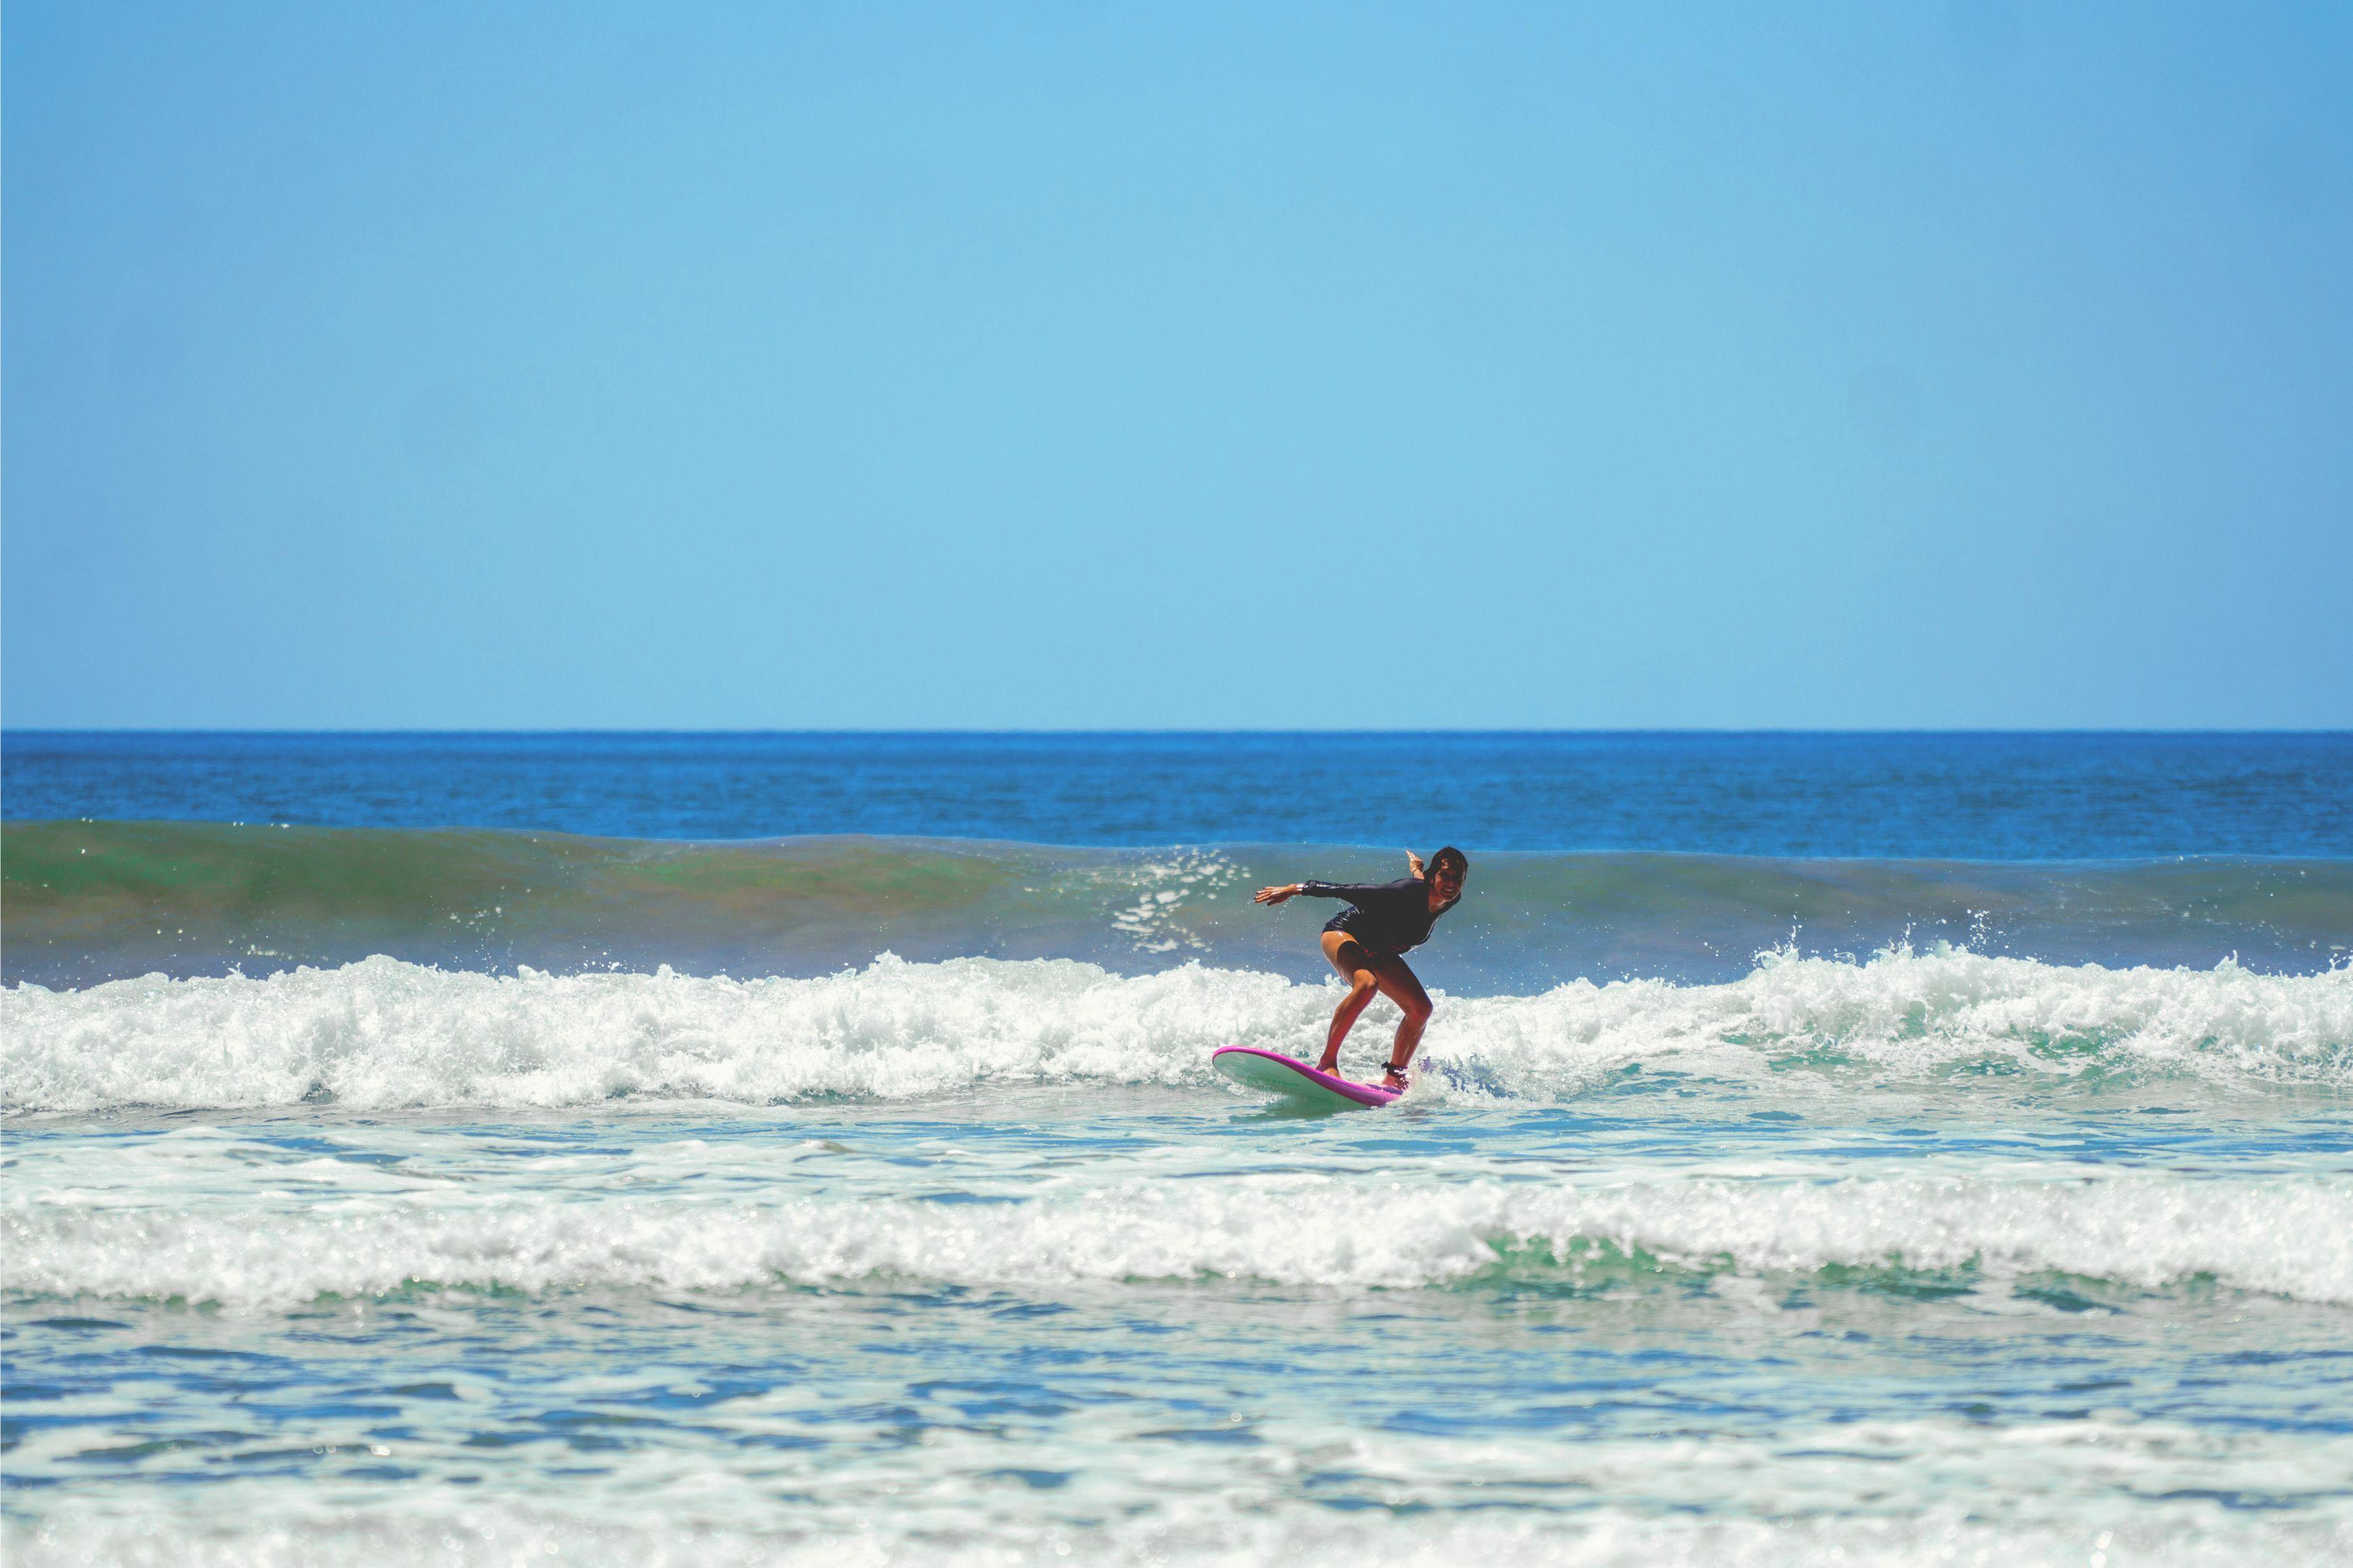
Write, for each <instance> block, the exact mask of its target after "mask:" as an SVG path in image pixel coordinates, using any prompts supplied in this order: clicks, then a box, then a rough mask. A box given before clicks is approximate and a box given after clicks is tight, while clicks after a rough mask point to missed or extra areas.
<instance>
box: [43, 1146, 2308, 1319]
mask: <svg viewBox="0 0 2353 1568" xmlns="http://www.w3.org/2000/svg"><path fill="white" fill-rule="evenodd" d="M0 1236H5V1242H6V1251H7V1255H8V1258H9V1275H10V1278H9V1283H10V1286H11V1288H12V1289H16V1290H20V1291H33V1292H43V1293H48V1294H53V1295H59V1296H73V1295H93V1296H116V1297H146V1298H161V1299H171V1298H184V1299H186V1300H191V1301H216V1302H220V1303H223V1304H226V1305H229V1306H233V1307H239V1308H281V1307H289V1306H293V1305H297V1304H300V1303H301V1302H305V1301H309V1300H313V1299H315V1298H317V1297H319V1296H321V1295H322V1294H326V1293H335V1294H340V1295H343V1296H375V1295H380V1294H382V1293H384V1292H386V1291H390V1290H394V1289H398V1288H400V1287H402V1286H404V1285H407V1284H410V1283H415V1282H422V1283H428V1284H434V1285H440V1286H448V1287H460V1288H474V1289H493V1288H502V1289H515V1290H523V1291H533V1292H538V1291H550V1290H557V1289H573V1288H584V1287H586V1288H622V1289H662V1290H693V1289H701V1290H732V1289H742V1288H745V1287H757V1286H765V1285H773V1284H776V1283H779V1282H786V1281H793V1282H800V1283H827V1282H846V1281H857V1280H863V1279H875V1278H886V1279H888V1278H897V1279H921V1280H930V1281H938V1282H943V1283H948V1284H955V1285H962V1286H978V1287H999V1288H1010V1289H1025V1290H1039V1289H1045V1290H1048V1291H1050V1290H1053V1289H1058V1288H1069V1287H1072V1286H1079V1285H1086V1284H1092V1283H1114V1282H1120V1281H1131V1280H1163V1281H1198V1280H1203V1279H1250V1280H1257V1281H1264V1282H1269V1283H1274V1284H1282V1285H1293V1286H1310V1287H1319V1288H1327V1289H1343V1290H1361V1289H1379V1288H1386V1289H1413V1288H1419V1287H1428V1286H1440V1285H1446V1284H1450V1283H1452V1282H1456V1281H1461V1280H1464V1279H1470V1278H1472V1277H1473V1276H1477V1275H1481V1274H1482V1273H1484V1272H1489V1271H1493V1270H1494V1269H1496V1268H1499V1267H1502V1266H1504V1265H1503V1264H1502V1263H1499V1259H1508V1260H1509V1266H1510V1267H1513V1268H1520V1269H1535V1270H1536V1271H1538V1272H1540V1273H1545V1274H1550V1275H1554V1276H1556V1277H1560V1278H1564V1279H1566V1278H1576V1277H1581V1276H1582V1275H1583V1274H1584V1272H1585V1271H1586V1270H1587V1268H1588V1266H1590V1265H1594V1264H1599V1265H1600V1266H1602V1267H1605V1268H1613V1267H1616V1266H1617V1265H1616V1264H1615V1263H1614V1262H1613V1261H1612V1260H1611V1259H1610V1257H1609V1253H1608V1252H1607V1251H1606V1250H1604V1249H1605V1248H1614V1249H1616V1252H1617V1253H1618V1254H1619V1255H1620V1256H1635V1255H1641V1256H1645V1257H1647V1258H1652V1259H1656V1260H1659V1261H1660V1262H1662V1263H1664V1264H1667V1265H1669V1266H1672V1267H1678V1268H1697V1269H1703V1270H1736V1271H1740V1272H1743V1273H1747V1274H1759V1273H1762V1274H1767V1275H1771V1274H1778V1273H1788V1272H1797V1273H1803V1272H1807V1271H1810V1270H1817V1269H1820V1268H1825V1267H1828V1266H1831V1265H1848V1266H1863V1267H1870V1266H1878V1265H1885V1264H1894V1265H1900V1266H1903V1267H1906V1268H1926V1269H1949V1268H1957V1267H1960V1266H1964V1265H1972V1266H1975V1267H1976V1268H1978V1269H1980V1270H1983V1271H1984V1272H1985V1273H1987V1274H1989V1275H1991V1276H1995V1277H2001V1276H2014V1275H2017V1274H2021V1273H2035V1272H2042V1271H2052V1270H2055V1271H2059V1272H2062V1273H2066V1274H2073V1275H2081V1276H2088V1277H2093V1278H2096V1279H2106V1280H2111V1281H2116V1282H2119V1283H2122V1284H2126V1285H2133V1286H2140V1287H2157V1286H2162V1285H2165V1284H2167V1283H2168V1282H2173V1281H2179V1280H2183V1279H2191V1278H2195V1277H2199V1276H2207V1277H2211V1278H2212V1279H2215V1280H2217V1281H2219V1282H2220V1283H2221V1284H2223V1285H2226V1286H2231V1287H2236V1288H2239V1289H2248V1290H2257V1291H2267V1292H2272V1293H2275V1294H2278V1295H2282V1296H2287V1297H2294V1298H2297V1299H2300V1300H2309V1301H2322V1302H2340V1303H2353V1179H2348V1178H2344V1177H2331V1176H2282V1177H2270V1178H2250V1179H2240V1180H2220V1179H2213V1178H2201V1177H2180V1176H2172V1175H2154V1174H2136V1175H2128V1176H2113V1177H2108V1178H2105V1179H2097V1180H2084V1179H2050V1178H2044V1179H2020V1178H2000V1177H1988V1176H1979V1177H1919V1176H1897V1177H1884V1178H1881V1177H1854V1178H1848V1179H1845V1180H1839V1181H1791V1180H1788V1179H1783V1178H1771V1179H1746V1180H1736V1179H1726V1178H1723V1177H1697V1178H1691V1179H1684V1180H1671V1181H1652V1182H1641V1183H1632V1184H1618V1185H1591V1186H1575V1185H1562V1184H1535V1183H1518V1184H1513V1183H1502V1182H1495V1181H1491V1180H1478V1181H1469V1182H1456V1183H1446V1184H1437V1185H1433V1186H1429V1187H1424V1188H1421V1189H1419V1190H1404V1189H1400V1188H1399V1186H1398V1184H1394V1183H1391V1182H1389V1181H1386V1180H1368V1179H1365V1178H1360V1177H1351V1178H1345V1179H1342V1178H1334V1177H1329V1176H1324V1175H1290V1176H1245V1177H1226V1178H1220V1179H1215V1180H1195V1181H1187V1182H1168V1181H1154V1180H1144V1181H1137V1180H1125V1181H1120V1182H1115V1183H1104V1184H1093V1185H1088V1186H1084V1187H1081V1188H1079V1189H1077V1190H1072V1191H1068V1192H1065V1193H1062V1194H1057V1195H1053V1196H1048V1197H1040V1198H1035V1199H1030V1200H1028V1201H1019V1202H1007V1203H995V1204H986V1205H938V1204H934V1203H929V1202H924V1201H921V1200H913V1199H906V1198H898V1197H890V1198H857V1199H848V1200H844V1199H825V1200H814V1201H804V1202H797V1203H782V1204H743V1203H718V1202H712V1201H708V1200H703V1201H677V1200H667V1199H665V1200H631V1199H572V1200H568V1201H547V1200H545V1199H543V1198H539V1197H534V1196H528V1195H514V1196H500V1197H491V1198H483V1197H477V1196H475V1195H473V1194H470V1193H468V1192H465V1191H463V1190H461V1191H459V1193H457V1194H432V1195H427V1196H417V1197H407V1198H392V1197H377V1196H355V1197H338V1198H332V1199H326V1200H321V1199H316V1198H311V1199H301V1198H295V1199H287V1200H284V1201H282V1202H281V1204H280V1207H279V1208H278V1209H276V1210H275V1211H274V1212H265V1211H263V1210H261V1209H259V1208H258V1207H257V1206H256V1205H250V1204H248V1205H234V1206H231V1205H220V1206H206V1207H204V1208H197V1209H185V1208H178V1207H173V1208H159V1207H149V1206H141V1207H119V1206H99V1205H92V1204H90V1203H89V1202H87V1201H84V1200H83V1199H81V1198H79V1196H77V1195H76V1194H36V1195H26V1196H20V1197H17V1198H16V1199H13V1200H12V1201H11V1202H10V1203H9V1205H8V1206H7V1207H6V1209H5V1211H0ZM1727 1294H1728V1295H1736V1293H1733V1292H1727ZM1752 1304H1755V1303H1753V1302H1752Z"/></svg>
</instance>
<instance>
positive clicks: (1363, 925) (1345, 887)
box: [1257, 844, 1471, 1093]
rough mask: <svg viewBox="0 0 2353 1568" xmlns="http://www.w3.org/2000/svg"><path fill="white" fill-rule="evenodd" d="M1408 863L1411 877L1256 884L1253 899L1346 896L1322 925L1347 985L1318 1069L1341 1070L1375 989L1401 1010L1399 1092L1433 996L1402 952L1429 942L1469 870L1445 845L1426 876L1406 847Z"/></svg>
mask: <svg viewBox="0 0 2353 1568" xmlns="http://www.w3.org/2000/svg"><path fill="white" fill-rule="evenodd" d="M1405 863H1406V866H1407V868H1409V870H1411V871H1412V872H1413V875H1412V876H1410V877H1408V878H1406V879H1404V880H1402V881H1398V882H1293V883H1292V884H1291V885H1290V886H1289V887H1287V888H1261V889H1259V890H1258V895H1257V901H1258V902H1260V903H1261V904H1280V903H1282V902H1284V901H1286V900H1291V899H1294V898H1297V897H1298V896H1299V895H1300V894H1302V893H1304V894H1306V895H1307V896H1308V897H1309V898H1311V899H1345V900H1348V907H1347V908H1346V909H1345V910H1341V911H1340V912H1339V913H1338V914H1336V915H1335V916H1333V917H1332V919H1331V920H1330V921H1328V922H1326V923H1325V925H1324V957H1325V958H1327V959H1329V960H1331V961H1332V967H1333V968H1335V969H1336V970H1338V971H1339V972H1340V978H1342V979H1343V980H1345V981H1346V982H1347V983H1348V994H1346V995H1345V996H1344V997H1342V998H1341V999H1340V1005H1339V1007H1338V1009H1337V1010H1336V1011H1335V1012H1334V1013H1333V1015H1332V1030H1331V1033H1330V1034H1328V1035H1326V1036H1325V1037H1324V1059H1323V1060H1322V1061H1319V1062H1317V1063H1316V1064H1315V1067H1316V1070H1317V1071H1319V1072H1328V1073H1336V1072H1338V1071H1339V1070H1340V1042H1341V1041H1343V1040H1345V1039H1346V1038H1347V1037H1348V1031H1349V1030H1350V1029H1351V1028H1353V1027H1354V1026H1356V1016H1357V1015H1358V1014H1360V1013H1362V1012H1363V1011H1364V1010H1365V1008H1366V1005H1369V1004H1370V1003H1371V1001H1372V999H1373V993H1374V992H1376V991H1377V992H1379V993H1380V994H1382V995H1384V996H1386V997H1388V999H1389V1000H1390V1001H1392V1002H1394V1003H1396V1004H1397V1005H1398V1006H1399V1007H1402V1008H1403V1009H1405V1021H1404V1022H1403V1023H1401V1024H1399V1025H1398V1032H1397V1044H1396V1045H1394V1046H1392V1047H1390V1048H1389V1066H1388V1077H1387V1078H1386V1079H1385V1080H1384V1081H1385V1083H1386V1086H1387V1087H1388V1088H1390V1089H1397V1090H1398V1091H1399V1092H1400V1093H1402V1092H1403V1091H1404V1089H1405V1087H1406V1077H1405V1069H1406V1067H1407V1064H1409V1063H1410V1062H1411V1061H1412V1060H1413V1049H1414V1047H1416V1046H1418V1045H1419V1044H1421V1031H1422V1029H1423V1028H1424V1027H1425V1026H1427V1025H1428V1024H1429V1023H1430V993H1429V992H1427V991H1424V990H1423V989H1422V988H1421V982H1420V981H1419V980H1417V979H1415V978H1414V973H1413V971H1412V970H1410V969H1408V968H1407V967H1406V963H1405V960H1404V959H1403V958H1402V957H1400V956H1399V954H1401V953H1403V952H1405V951H1406V950H1407V949H1408V948H1414V947H1419V946H1420V945H1421V944H1422V943H1423V942H1428V941H1429V940H1430V927H1431V926H1433V925H1435V924H1437V923H1438V917H1439V916H1440V915H1442V914H1444V913H1445V912H1446V911H1447V910H1451V909H1452V908H1453V907H1454V906H1455V904H1456V903H1458V902H1459V901H1461V897H1462V879H1463V878H1464V877H1466V876H1468V875H1469V874H1470V871H1471V860H1470V858H1469V857H1468V856H1466V855H1464V854H1463V853H1462V851H1461V850H1460V849H1457V848H1455V847H1453V846H1452V845H1451V844H1450V845H1448V846H1447V847H1445V848H1443V849H1440V851H1439V852H1438V853H1437V854H1435V855H1432V856H1431V857H1430V866H1429V870H1428V873H1427V875H1425V874H1424V871H1423V868H1422V863H1421V857H1420V856H1419V855H1417V854H1415V853H1414V852H1413V851H1412V850H1410V849H1409V850H1407V851H1406V856H1405Z"/></svg>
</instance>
